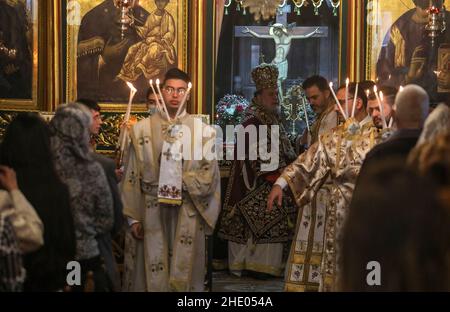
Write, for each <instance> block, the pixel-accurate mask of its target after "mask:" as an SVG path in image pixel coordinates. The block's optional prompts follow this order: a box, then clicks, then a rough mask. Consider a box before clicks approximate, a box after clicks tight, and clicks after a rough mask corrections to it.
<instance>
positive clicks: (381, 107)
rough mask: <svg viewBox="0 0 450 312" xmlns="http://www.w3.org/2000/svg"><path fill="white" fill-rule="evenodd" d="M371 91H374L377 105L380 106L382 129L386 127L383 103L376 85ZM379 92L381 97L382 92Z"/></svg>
mask: <svg viewBox="0 0 450 312" xmlns="http://www.w3.org/2000/svg"><path fill="white" fill-rule="evenodd" d="M373 91H374V92H375V97H376V98H377V101H378V106H379V108H380V114H381V120H382V121H383V129H385V128H387V124H386V118H385V117H384V110H383V104H382V103H381V99H380V96H379V95H378V89H377V86H374V87H373ZM380 94H381V97H383V92H380Z"/></svg>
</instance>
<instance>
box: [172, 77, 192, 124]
mask: <svg viewBox="0 0 450 312" xmlns="http://www.w3.org/2000/svg"><path fill="white" fill-rule="evenodd" d="M191 89H192V83H190V82H189V84H188V88H187V90H186V93H185V94H184V97H183V99H182V100H181V104H180V106H179V107H178V110H177V114H176V115H175V119H176V118H178V116H180V114H181V112H182V108H183V106H184V104H185V103H186V100H187V98H188V96H189V94H190V93H191Z"/></svg>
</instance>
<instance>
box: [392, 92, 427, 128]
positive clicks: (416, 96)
mask: <svg viewBox="0 0 450 312" xmlns="http://www.w3.org/2000/svg"><path fill="white" fill-rule="evenodd" d="M429 110H430V98H429V97H428V94H427V92H426V91H425V90H424V89H423V88H422V87H419V86H417V85H407V86H406V87H405V88H403V91H402V92H399V93H398V94H397V97H396V99H395V121H396V124H397V128H398V129H421V128H423V124H424V123H425V119H426V118H427V116H428V113H429Z"/></svg>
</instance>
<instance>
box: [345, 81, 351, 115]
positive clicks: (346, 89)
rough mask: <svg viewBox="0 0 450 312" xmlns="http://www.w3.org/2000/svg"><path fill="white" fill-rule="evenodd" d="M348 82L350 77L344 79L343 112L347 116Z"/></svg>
mask: <svg viewBox="0 0 450 312" xmlns="http://www.w3.org/2000/svg"><path fill="white" fill-rule="evenodd" d="M349 84H350V79H348V78H347V79H345V114H346V115H347V116H348V85H349Z"/></svg>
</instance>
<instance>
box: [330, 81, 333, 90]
mask: <svg viewBox="0 0 450 312" xmlns="http://www.w3.org/2000/svg"><path fill="white" fill-rule="evenodd" d="M329 85H330V88H332V89H333V82H331V81H330V83H329Z"/></svg>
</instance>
